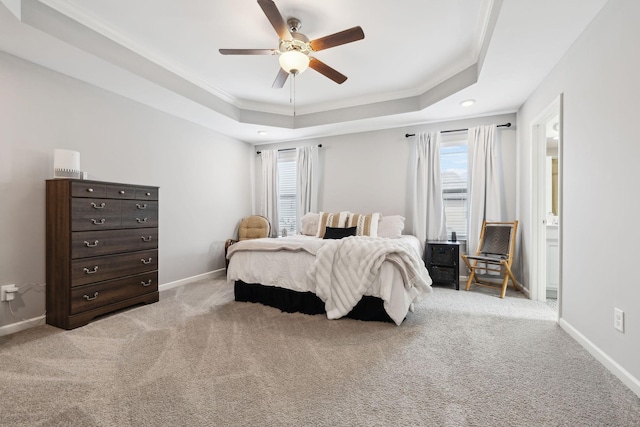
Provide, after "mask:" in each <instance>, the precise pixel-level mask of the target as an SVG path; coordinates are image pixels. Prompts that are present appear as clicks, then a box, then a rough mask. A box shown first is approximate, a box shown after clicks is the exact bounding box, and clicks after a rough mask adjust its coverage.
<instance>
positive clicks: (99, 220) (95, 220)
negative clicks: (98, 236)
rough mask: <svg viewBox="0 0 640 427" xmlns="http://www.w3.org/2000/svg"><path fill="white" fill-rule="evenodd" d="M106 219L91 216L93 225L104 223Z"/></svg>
mask: <svg viewBox="0 0 640 427" xmlns="http://www.w3.org/2000/svg"><path fill="white" fill-rule="evenodd" d="M105 221H106V219H104V218H102V219H93V218H91V222H92V223H93V225H102V224H104V223H105Z"/></svg>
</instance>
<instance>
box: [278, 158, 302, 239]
mask: <svg viewBox="0 0 640 427" xmlns="http://www.w3.org/2000/svg"><path fill="white" fill-rule="evenodd" d="M285 228H286V229H287V234H295V233H296V231H297V230H296V152H295V150H292V151H281V152H279V153H278V235H282V230H283V229H285Z"/></svg>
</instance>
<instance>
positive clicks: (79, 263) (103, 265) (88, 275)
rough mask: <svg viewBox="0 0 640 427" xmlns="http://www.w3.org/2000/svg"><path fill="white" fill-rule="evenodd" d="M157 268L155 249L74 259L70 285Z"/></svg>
mask: <svg viewBox="0 0 640 427" xmlns="http://www.w3.org/2000/svg"><path fill="white" fill-rule="evenodd" d="M157 269H158V251H157V250H150V251H140V252H131V253H126V254H122V255H106V256H101V257H95V258H82V259H76V260H73V261H72V262H71V286H81V285H86V284H87V283H93V282H99V281H102V280H108V279H115V278H116V277H123V276H127V275H130V274H138V273H143V272H145V271H154V270H157Z"/></svg>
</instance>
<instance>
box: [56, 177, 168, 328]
mask: <svg viewBox="0 0 640 427" xmlns="http://www.w3.org/2000/svg"><path fill="white" fill-rule="evenodd" d="M46 211H47V212H46V215H47V220H46V221H47V223H46V249H47V255H46V268H47V271H46V283H47V287H46V289H47V291H46V295H47V296H46V298H47V301H46V308H47V323H48V324H50V325H53V326H57V327H59V328H64V329H73V328H77V327H78V326H82V325H85V324H87V323H89V322H90V321H91V320H92V319H93V318H94V317H96V316H99V315H102V314H105V313H109V312H111V311H114V310H119V309H121V308H125V307H128V306H131V305H134V304H140V303H145V304H148V303H153V302H156V301H158V299H159V294H158V187H150V186H141V185H129V184H117V183H110V182H100V181H88V180H77V179H52V180H47V204H46Z"/></svg>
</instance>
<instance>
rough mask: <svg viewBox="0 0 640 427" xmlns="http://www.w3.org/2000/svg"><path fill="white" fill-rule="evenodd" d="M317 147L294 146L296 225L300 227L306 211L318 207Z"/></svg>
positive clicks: (315, 210)
mask: <svg viewBox="0 0 640 427" xmlns="http://www.w3.org/2000/svg"><path fill="white" fill-rule="evenodd" d="M317 159H318V149H317V148H316V147H311V146H307V147H299V148H296V189H297V190H296V199H297V200H296V225H297V229H298V230H300V229H301V222H300V220H301V219H302V217H303V216H304V215H305V214H306V213H308V212H317V209H318V177H317V169H318V166H317V165H318V160H317Z"/></svg>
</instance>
